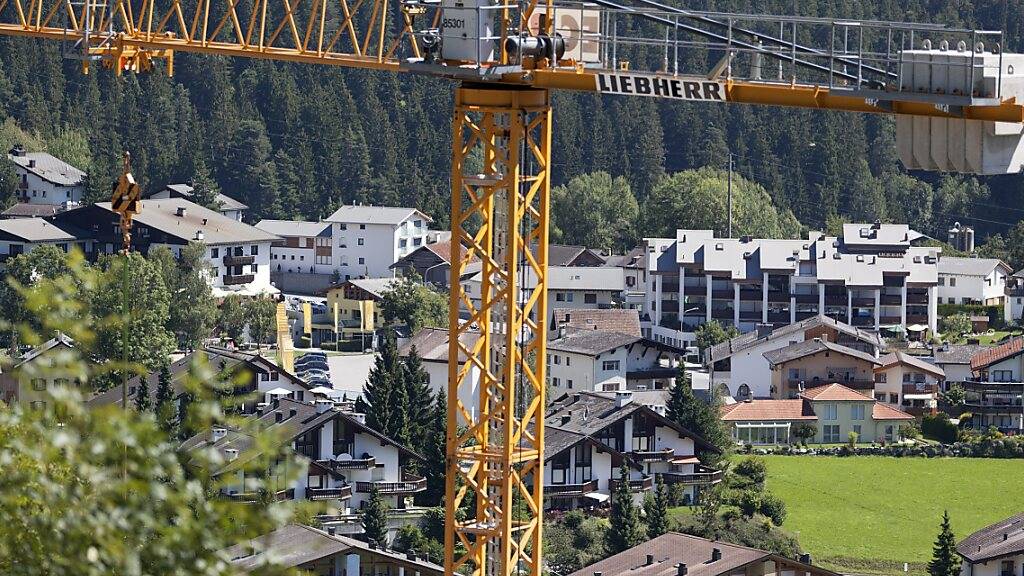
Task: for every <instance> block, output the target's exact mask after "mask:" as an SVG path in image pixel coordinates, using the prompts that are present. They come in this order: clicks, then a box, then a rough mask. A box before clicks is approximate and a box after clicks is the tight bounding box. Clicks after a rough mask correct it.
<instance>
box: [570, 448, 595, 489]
mask: <svg viewBox="0 0 1024 576" xmlns="http://www.w3.org/2000/svg"><path fill="white" fill-rule="evenodd" d="M574 450H575V452H576V482H578V483H581V484H582V483H583V482H590V480H591V479H593V477H594V476H593V459H592V455H593V454H592V452H591V448H590V444H587V443H586V442H581V443H580V444H577V445H576V448H575V449H574Z"/></svg>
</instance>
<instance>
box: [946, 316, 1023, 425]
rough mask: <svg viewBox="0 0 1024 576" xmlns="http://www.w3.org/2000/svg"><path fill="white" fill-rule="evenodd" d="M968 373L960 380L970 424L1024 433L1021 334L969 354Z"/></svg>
mask: <svg viewBox="0 0 1024 576" xmlns="http://www.w3.org/2000/svg"><path fill="white" fill-rule="evenodd" d="M971 372H972V376H971V378H970V379H969V380H965V381H963V382H960V385H961V386H963V388H964V391H965V402H964V410H966V411H969V412H970V413H971V414H972V418H971V422H970V424H971V427H972V428H973V429H975V430H982V431H984V430H988V429H989V428H990V427H994V428H996V429H998V430H1000V431H1001V432H1003V433H1008V434H1021V433H1024V336H1018V337H1014V338H1012V339H1010V340H1008V341H1006V342H1004V343H1003V344H1000V345H999V346H996V347H994V348H985V349H982V350H980V351H978V352H977V353H975V354H974V355H973V356H971Z"/></svg>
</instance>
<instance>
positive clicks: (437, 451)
mask: <svg viewBox="0 0 1024 576" xmlns="http://www.w3.org/2000/svg"><path fill="white" fill-rule="evenodd" d="M424 437H425V438H426V441H425V442H424V444H423V446H422V447H417V448H418V449H419V450H421V452H420V454H421V455H422V456H423V457H424V458H426V460H427V461H426V464H425V465H424V469H423V476H424V477H425V478H426V479H427V489H426V490H425V491H423V492H420V493H419V494H417V503H418V504H420V505H421V506H438V505H440V503H441V500H442V499H443V498H444V490H445V477H444V475H445V472H446V464H447V458H448V455H447V448H446V446H447V444H446V443H447V437H448V398H447V396H446V395H445V393H444V390H438V392H437V399H436V400H434V403H433V407H432V409H431V411H430V422H429V424H428V426H427V430H426V434H425V435H424Z"/></svg>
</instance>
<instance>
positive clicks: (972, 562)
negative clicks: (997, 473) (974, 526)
mask: <svg viewBox="0 0 1024 576" xmlns="http://www.w3.org/2000/svg"><path fill="white" fill-rule="evenodd" d="M956 552H957V554H959V555H960V558H961V559H962V564H961V569H960V573H961V574H962V575H963V576H1017V575H1018V574H1022V573H1024V512H1022V513H1020V514H1016V515H1014V516H1011V517H1009V518H1006V519H1005V520H1000V521H999V522H995V523H993V524H990V525H988V526H986V527H984V528H982V529H981V530H978V531H977V532H975V533H973V534H971V535H970V536H968V537H967V538H964V539H963V540H961V541H960V543H959V544H957V546H956Z"/></svg>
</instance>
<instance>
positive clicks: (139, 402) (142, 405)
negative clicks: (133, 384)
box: [135, 376, 150, 412]
mask: <svg viewBox="0 0 1024 576" xmlns="http://www.w3.org/2000/svg"><path fill="white" fill-rule="evenodd" d="M149 407H150V404H149V378H148V376H143V377H141V378H139V387H138V389H136V391H135V411H136V412H148V411H149Z"/></svg>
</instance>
